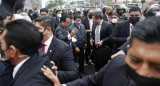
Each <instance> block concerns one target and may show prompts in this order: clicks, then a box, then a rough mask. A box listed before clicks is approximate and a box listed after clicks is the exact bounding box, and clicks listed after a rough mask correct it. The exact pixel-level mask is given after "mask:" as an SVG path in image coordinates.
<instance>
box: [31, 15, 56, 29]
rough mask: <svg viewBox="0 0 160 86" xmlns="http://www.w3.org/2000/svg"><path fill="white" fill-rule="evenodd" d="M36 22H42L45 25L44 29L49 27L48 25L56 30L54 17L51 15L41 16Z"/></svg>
mask: <svg viewBox="0 0 160 86" xmlns="http://www.w3.org/2000/svg"><path fill="white" fill-rule="evenodd" d="M34 21H35V22H40V23H41V26H42V27H44V29H47V27H51V29H52V32H54V30H55V27H54V19H53V17H50V16H40V17H38V18H36V19H35V20H34Z"/></svg>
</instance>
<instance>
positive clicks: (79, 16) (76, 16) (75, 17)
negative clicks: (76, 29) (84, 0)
mask: <svg viewBox="0 0 160 86" xmlns="http://www.w3.org/2000/svg"><path fill="white" fill-rule="evenodd" d="M77 18H82V17H81V15H79V14H75V15H74V20H76V19H77Z"/></svg>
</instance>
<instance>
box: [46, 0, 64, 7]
mask: <svg viewBox="0 0 160 86" xmlns="http://www.w3.org/2000/svg"><path fill="white" fill-rule="evenodd" d="M64 3H65V2H64V0H61V1H60V0H49V1H48V2H46V7H45V8H47V9H50V8H53V7H56V6H60V4H61V5H63V4H64Z"/></svg>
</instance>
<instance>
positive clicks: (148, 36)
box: [131, 17, 160, 45]
mask: <svg viewBox="0 0 160 86" xmlns="http://www.w3.org/2000/svg"><path fill="white" fill-rule="evenodd" d="M159 21H160V17H150V18H147V19H145V20H144V21H141V22H139V23H137V24H136V25H135V26H134V28H133V30H132V34H131V45H132V42H133V39H134V38H137V39H139V40H141V41H143V42H146V43H154V42H160V22H159Z"/></svg>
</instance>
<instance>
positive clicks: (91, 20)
mask: <svg viewBox="0 0 160 86" xmlns="http://www.w3.org/2000/svg"><path fill="white" fill-rule="evenodd" d="M88 20H89V26H90V30H92V26H93V19H89V18H88Z"/></svg>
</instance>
